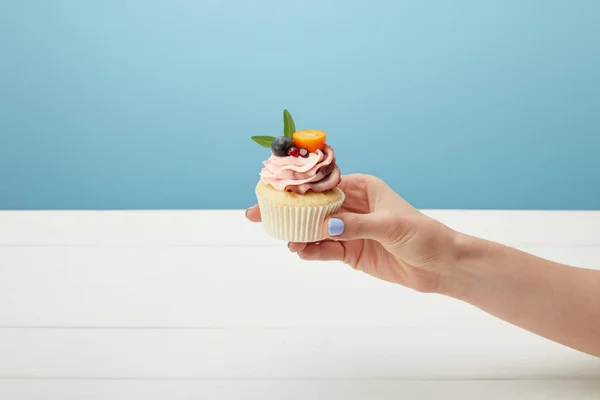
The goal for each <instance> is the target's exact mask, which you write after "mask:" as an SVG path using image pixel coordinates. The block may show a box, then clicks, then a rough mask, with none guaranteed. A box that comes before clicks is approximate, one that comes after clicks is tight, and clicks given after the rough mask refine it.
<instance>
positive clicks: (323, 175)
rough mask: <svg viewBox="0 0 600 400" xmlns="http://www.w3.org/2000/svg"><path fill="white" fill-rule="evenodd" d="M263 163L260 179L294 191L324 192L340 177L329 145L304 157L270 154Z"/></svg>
mask: <svg viewBox="0 0 600 400" xmlns="http://www.w3.org/2000/svg"><path fill="white" fill-rule="evenodd" d="M263 165H264V167H263V169H262V170H261V172H260V178H261V179H262V181H263V182H265V183H267V184H269V185H271V186H273V187H274V188H275V189H277V190H281V191H288V192H294V193H297V194H304V193H306V192H308V191H309V190H312V191H313V192H324V191H326V190H331V189H333V188H335V187H336V186H337V185H339V183H340V181H341V173H340V169H339V168H338V166H337V164H336V162H335V154H334V151H333V149H332V148H331V147H330V146H328V145H325V148H323V150H317V151H316V152H314V153H310V154H309V155H308V157H306V158H303V157H291V156H288V157H277V156H275V155H271V157H269V158H268V159H267V160H266V161H264V162H263Z"/></svg>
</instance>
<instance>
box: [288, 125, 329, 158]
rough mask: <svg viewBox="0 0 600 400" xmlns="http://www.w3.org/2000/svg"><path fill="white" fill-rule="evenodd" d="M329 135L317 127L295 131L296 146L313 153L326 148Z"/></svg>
mask: <svg viewBox="0 0 600 400" xmlns="http://www.w3.org/2000/svg"><path fill="white" fill-rule="evenodd" d="M326 138H327V135H326V134H325V132H324V131H319V130H315V129H305V130H301V131H297V132H294V137H293V141H294V146H296V147H297V148H299V149H306V150H308V151H310V152H311V153H314V152H316V151H317V150H323V149H324V148H325V139H326Z"/></svg>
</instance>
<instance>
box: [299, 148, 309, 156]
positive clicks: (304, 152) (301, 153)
mask: <svg viewBox="0 0 600 400" xmlns="http://www.w3.org/2000/svg"><path fill="white" fill-rule="evenodd" d="M299 151H300V157H304V158H306V157H308V154H309V151H308V150H307V149H300V150H299Z"/></svg>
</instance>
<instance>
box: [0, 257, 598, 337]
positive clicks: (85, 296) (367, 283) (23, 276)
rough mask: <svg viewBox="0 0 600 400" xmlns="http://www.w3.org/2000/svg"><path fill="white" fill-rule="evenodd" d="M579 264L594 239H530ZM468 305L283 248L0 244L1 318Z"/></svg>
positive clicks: (327, 317) (405, 316) (420, 310)
mask: <svg viewBox="0 0 600 400" xmlns="http://www.w3.org/2000/svg"><path fill="white" fill-rule="evenodd" d="M534 252H535V253H537V254H538V255H542V256H545V257H547V258H550V259H555V260H557V261H562V262H567V263H569V262H573V263H575V264H576V265H579V266H582V267H593V266H600V247H583V248H579V247H577V248H553V247H543V248H542V247H540V248H536V249H534ZM490 319H491V317H489V316H488V315H487V314H485V313H483V312H482V311H480V310H479V309H476V308H474V307H471V306H470V305H467V304H464V303H461V302H458V301H455V300H453V299H449V298H445V297H442V296H437V295H428V294H421V293H417V292H414V291H412V290H409V289H406V288H404V287H401V286H399V285H394V284H391V283H388V282H383V281H380V280H377V279H375V278H372V277H370V276H367V275H364V274H363V273H361V272H358V271H354V270H353V269H351V268H349V267H348V266H345V265H343V264H341V263H337V262H335V263H318V262H306V261H303V260H300V259H299V258H298V257H297V256H296V255H295V254H292V253H290V252H289V251H288V250H287V248H285V247H279V248H268V249H265V248H201V247H183V248H172V247H158V248H156V247H135V248H129V247H116V248H115V247H108V248H98V247H82V248H79V247H73V248H63V247H41V248H35V247H32V248H29V247H16V248H12V247H6V248H1V249H0V327H33V326H53V327H60V326H65V327H69V326H78V327H81V326H85V327H92V326H98V327H103V326H109V327H294V326H300V327H304V326H313V327H318V326H323V327H327V326H329V327H353V326H356V327H365V326H368V327H399V326H411V327H421V328H423V329H425V328H431V329H433V328H435V329H444V327H445V326H447V325H450V324H456V323H461V324H466V325H468V326H487V325H488V324H489V321H490Z"/></svg>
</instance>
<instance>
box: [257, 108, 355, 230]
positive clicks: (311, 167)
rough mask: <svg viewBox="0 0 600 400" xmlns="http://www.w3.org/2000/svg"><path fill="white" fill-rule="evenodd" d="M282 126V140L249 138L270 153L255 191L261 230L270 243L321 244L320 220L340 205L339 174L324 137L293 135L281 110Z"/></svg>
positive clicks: (314, 133)
mask: <svg viewBox="0 0 600 400" xmlns="http://www.w3.org/2000/svg"><path fill="white" fill-rule="evenodd" d="M283 125H284V127H283V132H284V135H283V136H280V137H274V136H253V137H252V140H254V141H255V142H256V143H258V144H260V145H261V146H263V147H267V148H269V149H270V150H271V154H270V156H269V157H268V158H267V159H266V160H265V161H263V168H262V170H261V171H260V179H259V181H258V184H257V185H256V189H255V192H256V198H257V200H258V205H259V208H260V214H261V218H262V224H263V227H264V229H265V231H266V233H267V234H268V235H270V236H272V237H274V238H276V239H281V240H286V241H289V242H317V241H319V240H323V239H324V235H323V231H322V226H323V222H324V220H325V218H326V217H327V216H329V215H331V214H334V213H336V212H337V211H338V210H339V209H340V207H341V206H342V203H343V202H344V199H345V194H344V192H343V191H342V190H341V189H340V188H339V187H338V185H339V183H340V182H341V173H340V169H339V167H338V166H337V164H336V158H335V153H334V151H333V148H332V147H331V146H329V144H327V140H326V139H327V135H326V133H325V132H324V131H322V130H315V129H305V130H296V126H295V123H294V120H293V119H292V116H291V115H290V113H289V112H288V111H287V110H284V111H283Z"/></svg>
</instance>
